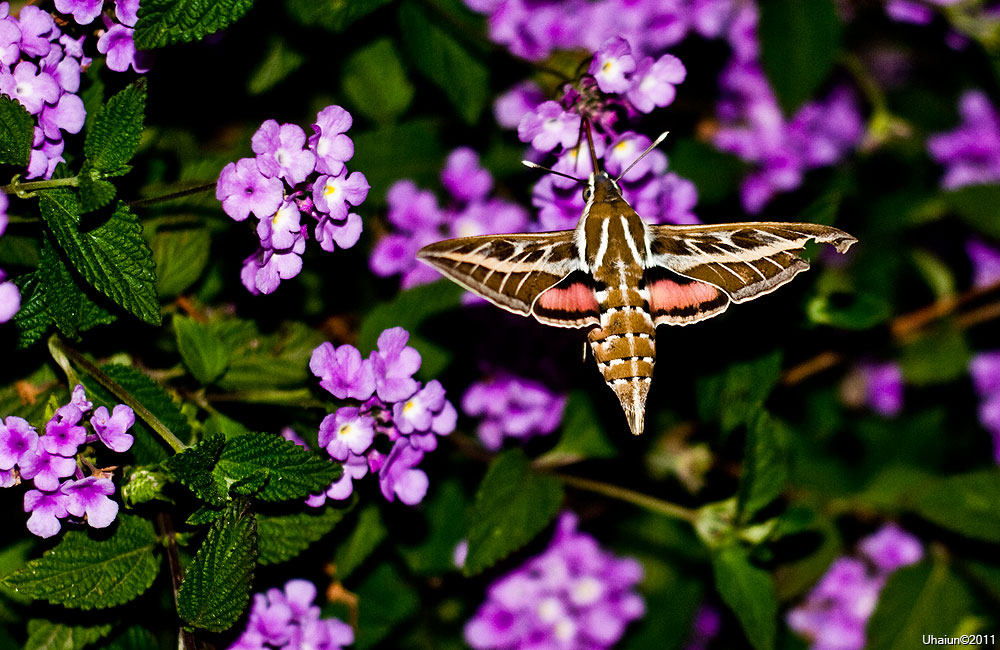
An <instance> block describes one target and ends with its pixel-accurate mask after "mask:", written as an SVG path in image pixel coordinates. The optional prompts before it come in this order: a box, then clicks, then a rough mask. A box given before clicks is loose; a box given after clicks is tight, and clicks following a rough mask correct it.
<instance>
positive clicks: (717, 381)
mask: <svg viewBox="0 0 1000 650" xmlns="http://www.w3.org/2000/svg"><path fill="white" fill-rule="evenodd" d="M780 377H781V350H775V351H774V352H772V353H771V354H769V355H767V356H763V357H760V358H758V359H753V360H751V361H746V362H743V363H734V364H733V365H731V366H729V367H728V368H726V369H725V370H723V371H722V372H721V373H718V374H715V375H709V376H705V377H699V378H698V382H697V395H698V415H699V417H700V418H701V419H702V420H706V421H710V420H715V419H718V420H719V426H720V427H721V429H722V431H723V432H724V433H729V432H730V431H732V430H733V429H735V428H736V427H737V426H739V425H741V424H743V423H745V422H749V421H750V420H752V419H753V417H754V416H755V415H756V414H757V412H758V411H759V410H760V409H761V407H762V406H763V404H764V400H766V399H767V396H768V395H770V394H771V390H772V389H774V387H775V386H776V385H777V384H778V379H780Z"/></svg>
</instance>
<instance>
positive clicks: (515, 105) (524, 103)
mask: <svg viewBox="0 0 1000 650" xmlns="http://www.w3.org/2000/svg"><path fill="white" fill-rule="evenodd" d="M544 101H545V95H544V94H543V93H542V90H541V88H539V87H538V85H537V84H535V83H534V82H532V81H522V82H521V83H519V84H517V85H515V86H514V87H513V88H511V89H510V90H508V91H507V92H505V93H503V94H502V95H500V96H499V97H497V99H496V101H495V102H493V116H494V117H495V118H496V121H497V124H499V125H500V126H502V127H504V128H506V129H516V128H517V125H518V124H520V123H521V118H523V117H524V116H525V115H527V114H528V113H531V112H533V111H534V110H535V109H537V108H538V105H539V104H541V103H542V102H544Z"/></svg>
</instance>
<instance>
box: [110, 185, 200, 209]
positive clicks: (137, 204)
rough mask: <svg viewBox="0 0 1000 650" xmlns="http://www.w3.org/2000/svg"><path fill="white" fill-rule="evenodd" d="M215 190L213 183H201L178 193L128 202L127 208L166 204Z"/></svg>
mask: <svg viewBox="0 0 1000 650" xmlns="http://www.w3.org/2000/svg"><path fill="white" fill-rule="evenodd" d="M214 189H215V183H203V184H202V185H195V186H194V187H189V188H187V189H186V190H180V191H178V192H171V193H170V194H164V195H162V196H151V197H149V198H148V199H136V200H135V201H128V202H127V204H128V207H130V208H141V207H145V206H147V205H155V204H157V203H166V202H167V201H173V200H174V199H180V198H183V197H185V196H191V195H192V194H200V193H201V192H207V191H209V190H214Z"/></svg>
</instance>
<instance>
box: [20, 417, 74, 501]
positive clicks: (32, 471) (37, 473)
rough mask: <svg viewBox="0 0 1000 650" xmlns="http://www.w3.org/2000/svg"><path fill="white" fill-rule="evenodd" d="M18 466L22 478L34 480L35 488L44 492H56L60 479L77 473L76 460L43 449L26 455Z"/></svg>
mask: <svg viewBox="0 0 1000 650" xmlns="http://www.w3.org/2000/svg"><path fill="white" fill-rule="evenodd" d="M44 437H45V436H42V438H44ZM39 447H40V446H39ZM18 464H19V465H20V467H21V478H23V479H31V480H33V481H34V482H35V487H36V488H38V489H39V490H42V491H43V492H53V491H55V490H56V489H57V488H58V487H59V479H62V478H66V477H67V476H72V475H73V474H74V473H76V460H75V459H73V458H65V457H63V456H58V455H55V454H50V453H49V452H47V451H45V450H44V449H41V448H39V449H37V450H36V451H35V453H33V454H25V456H24V457H23V458H22V459H21V461H20V463H18ZM25 512H28V511H27V510H25Z"/></svg>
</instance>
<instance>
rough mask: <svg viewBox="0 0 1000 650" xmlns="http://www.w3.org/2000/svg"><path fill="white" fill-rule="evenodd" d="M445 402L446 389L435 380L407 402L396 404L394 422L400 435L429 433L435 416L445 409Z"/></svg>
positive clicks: (393, 412) (393, 413) (394, 406)
mask: <svg viewBox="0 0 1000 650" xmlns="http://www.w3.org/2000/svg"><path fill="white" fill-rule="evenodd" d="M444 401H445V400H444V387H443V386H441V382H439V381H438V380H436V379H435V380H433V381H430V382H428V383H427V385H426V386H424V387H423V388H421V389H420V390H419V391H417V392H416V393H414V394H413V395H412V396H411V397H410V398H409V399H407V400H406V401H405V402H396V403H395V404H394V405H393V407H392V420H393V422H394V423H395V425H396V428H398V429H399V431H400V433H405V434H409V433H413V432H414V431H427V430H429V429H430V428H431V423H432V422H433V421H434V415H435V414H436V413H438V412H440V411H441V409H442V408H443V407H444Z"/></svg>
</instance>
